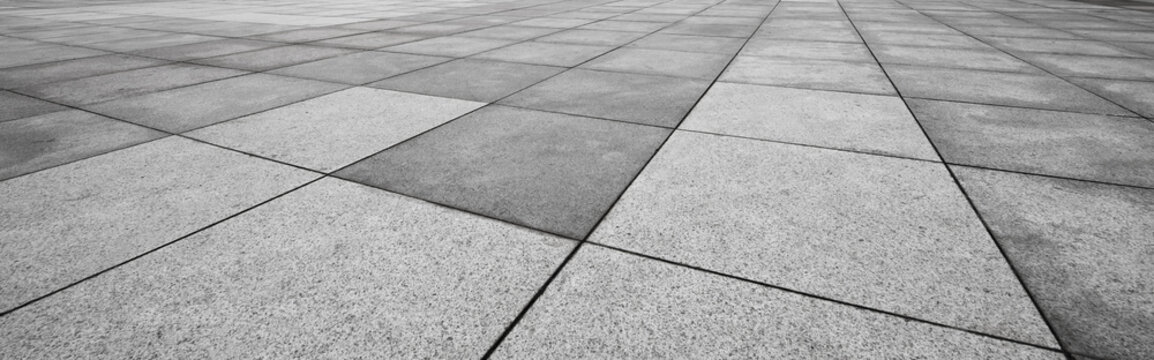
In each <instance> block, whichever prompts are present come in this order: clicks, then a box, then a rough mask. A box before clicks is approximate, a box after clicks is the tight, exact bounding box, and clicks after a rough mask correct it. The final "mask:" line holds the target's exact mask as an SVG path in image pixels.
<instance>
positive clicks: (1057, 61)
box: [1022, 54, 1154, 81]
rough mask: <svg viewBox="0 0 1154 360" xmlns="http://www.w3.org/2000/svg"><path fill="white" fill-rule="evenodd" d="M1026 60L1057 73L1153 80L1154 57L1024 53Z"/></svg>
mask: <svg viewBox="0 0 1154 360" xmlns="http://www.w3.org/2000/svg"><path fill="white" fill-rule="evenodd" d="M1022 57H1023V58H1025V59H1026V61H1029V62H1031V63H1033V64H1035V65H1038V66H1040V67H1042V68H1044V69H1046V70H1050V72H1053V73H1055V74H1058V75H1069V76H1085V77H1098V78H1107V79H1119V80H1145V81H1154V59H1138V58H1120V57H1106V56H1086V55H1063V54H1024V55H1022Z"/></svg>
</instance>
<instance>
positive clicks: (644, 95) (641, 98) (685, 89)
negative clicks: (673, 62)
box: [501, 69, 709, 127]
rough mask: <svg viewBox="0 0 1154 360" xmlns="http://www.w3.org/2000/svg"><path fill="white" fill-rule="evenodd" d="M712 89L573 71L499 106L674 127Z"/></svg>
mask: <svg viewBox="0 0 1154 360" xmlns="http://www.w3.org/2000/svg"><path fill="white" fill-rule="evenodd" d="M708 87H709V82H708V81H702V80H693V79H685V78H672V77H665V76H652V75H639V74H623V73H611V72H603V71H592V70H580V69H574V70H570V71H567V72H565V73H562V74H561V75H557V76H556V77H553V78H551V79H549V80H546V81H544V82H542V83H540V84H537V85H534V86H533V87H530V88H528V89H525V90H522V91H521V92H520V93H517V94H515V95H513V96H511V97H509V98H506V99H505V100H502V101H501V103H503V104H509V105H514V106H522V107H527V108H533V109H540V110H546V111H558V112H564V113H570V114H576V115H585V116H595V117H601V118H607V119H614V120H621V121H629V122H637V123H642V124H649V125H657V126H664V127H674V126H677V124H678V123H679V122H680V121H681V119H682V118H683V117H684V116H685V113H686V112H688V111H689V109H690V108H691V107H692V106H693V104H694V103H695V102H696V101H697V99H698V98H700V97H701V95H702V94H703V93H704V92H705V89H706V88H708Z"/></svg>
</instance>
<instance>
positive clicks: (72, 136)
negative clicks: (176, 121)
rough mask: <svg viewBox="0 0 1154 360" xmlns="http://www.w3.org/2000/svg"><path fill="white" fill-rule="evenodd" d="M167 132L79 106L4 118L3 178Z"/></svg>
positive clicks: (0, 132) (0, 137) (0, 130)
mask: <svg viewBox="0 0 1154 360" xmlns="http://www.w3.org/2000/svg"><path fill="white" fill-rule="evenodd" d="M165 135H166V134H164V133H162V132H159V131H155V130H150V129H147V128H143V127H140V126H135V125H132V124H128V123H125V122H122V121H116V120H113V119H109V118H106V117H103V116H99V115H94V114H91V113H87V112H83V111H79V110H70V111H60V112H54V113H51V114H44V115H40V116H34V117H28V118H24V119H20V120H13V121H7V122H3V123H0V180H4V179H9V178H13V177H16V176H20V175H23V174H27V173H30V172H35V171H39V170H42V169H46V168H50V167H53V166H56V165H60V164H65V163H69V162H72V161H76V160H79V159H83V158H87V157H90V156H94V155H99V154H103V153H106V152H109V151H112V150H116V149H120V148H124V147H128V146H132V145H135V144H139V143H142V142H146V141H149V140H153V139H156V138H159V137H162V136H165Z"/></svg>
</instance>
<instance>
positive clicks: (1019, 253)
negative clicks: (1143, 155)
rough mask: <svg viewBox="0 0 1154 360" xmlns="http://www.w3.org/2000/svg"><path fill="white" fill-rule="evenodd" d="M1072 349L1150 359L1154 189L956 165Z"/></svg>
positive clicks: (1153, 324) (1152, 352)
mask: <svg viewBox="0 0 1154 360" xmlns="http://www.w3.org/2000/svg"><path fill="white" fill-rule="evenodd" d="M954 172H955V173H956V174H957V176H958V180H960V181H961V183H962V186H964V187H965V188H966V192H967V193H968V194H969V195H970V197H971V198H972V199H973V201H974V205H975V206H976V207H977V208H978V211H979V212H980V213H981V214H982V217H983V218H984V219H985V220H986V223H987V224H989V226H990V231H992V232H993V233H994V237H995V238H996V239H997V240H998V243H1000V244H1001V245H1002V248H1003V249H1004V250H1005V251H1006V255H1007V256H1009V257H1010V259H1011V260H1012V261H1014V265H1015V267H1016V268H1017V269H1018V272H1019V273H1020V274H1021V276H1022V280H1023V281H1024V282H1025V284H1026V286H1027V287H1029V288H1030V290H1031V292H1032V293H1033V294H1034V298H1035V299H1037V301H1038V304H1039V306H1041V308H1042V309H1043V310H1045V312H1046V315H1047V316H1048V317H1049V318H1050V323H1051V324H1052V325H1053V326H1054V331H1055V332H1056V333H1057V335H1058V337H1059V338H1061V339H1062V341H1063V343H1065V345H1066V346H1067V348H1069V349H1070V350H1071V351H1073V352H1076V353H1082V354H1087V355H1093V356H1096V357H1100V358H1108V359H1147V358H1150V357H1152V356H1154V343H1151V342H1150V341H1149V340H1150V339H1154V318H1151V317H1150V304H1151V303H1154V295H1152V294H1151V292H1150V291H1148V289H1150V288H1151V287H1154V281H1151V277H1150V276H1149V274H1151V273H1154V263H1151V262H1150V258H1151V257H1150V234H1152V233H1154V221H1150V214H1151V213H1154V190H1151V189H1137V188H1130V187H1122V186H1110V185H1102V184H1093V183H1086V182H1080V181H1072V180H1060V179H1054V178H1046V177H1040V176H1030V175H1021V174H1012V173H1003V172H998V171H988V170H980V169H972V168H966V167H954Z"/></svg>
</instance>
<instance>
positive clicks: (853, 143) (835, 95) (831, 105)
mask: <svg viewBox="0 0 1154 360" xmlns="http://www.w3.org/2000/svg"><path fill="white" fill-rule="evenodd" d="M680 128H681V129H686V130H697V131H704V132H710V133H718V134H727V135H737V136H743V137H751V138H758V139H766V140H774V141H784V142H790V143H798V144H807V145H815V146H822V147H832V148H838V149H846V150H853V151H863V152H870V153H878V154H888V155H898V156H905V157H912V158H919V159H926V160H933V161H937V160H938V156H937V154H936V153H935V152H934V148H933V147H931V146H930V143H929V141H928V140H926V138H925V136H924V135H923V134H922V130H921V128H920V127H918V123H917V121H915V120H914V118H913V116H911V115H910V112H909V110H906V105H905V103H904V102H902V99H900V98H897V97H890V96H876V95H860V94H849V93H842V92H832V91H818V90H803V89H790V88H780V87H769V86H760V85H745V84H730V83H716V84H713V87H712V88H710V90H709V92H708V93H706V94H705V97H703V98H702V99H701V101H700V102H698V103H697V106H696V107H694V108H693V111H692V112H690V113H689V116H688V117H686V118H685V123H684V124H682V125H681V127H680Z"/></svg>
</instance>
